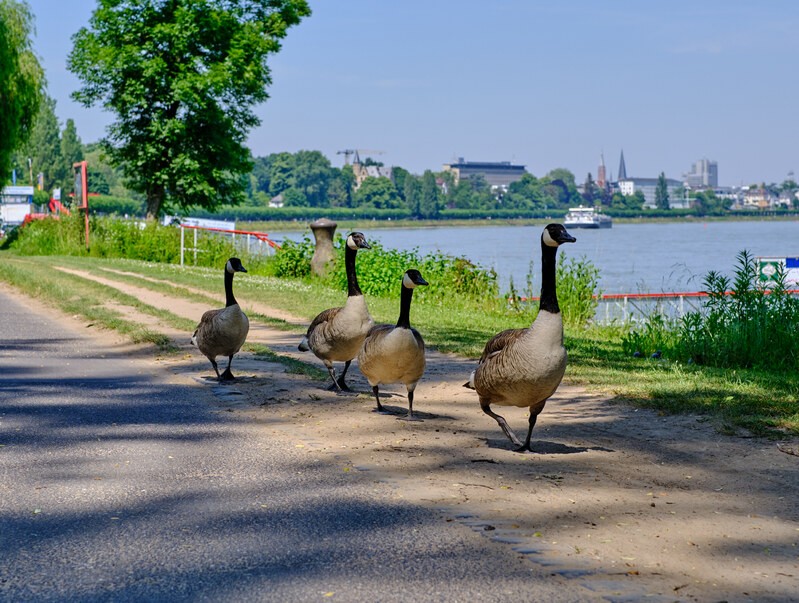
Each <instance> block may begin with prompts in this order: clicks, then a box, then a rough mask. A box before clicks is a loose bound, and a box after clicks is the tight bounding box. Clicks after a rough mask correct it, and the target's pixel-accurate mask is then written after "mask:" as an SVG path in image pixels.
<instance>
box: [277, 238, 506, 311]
mask: <svg viewBox="0 0 799 603" xmlns="http://www.w3.org/2000/svg"><path fill="white" fill-rule="evenodd" d="M345 242H346V239H345V237H344V236H343V235H338V236H337V237H336V239H335V241H334V248H335V253H336V256H335V265H334V267H333V269H332V271H331V272H330V274H329V276H328V277H327V279H328V280H329V282H330V284H331V285H332V286H334V287H336V288H337V289H340V290H342V291H346V290H347V273H346V268H345V265H344V253H345V247H346V243H345ZM369 244H370V245H371V249H368V250H365V251H361V252H359V253H358V260H357V266H358V284H359V285H360V287H361V290H362V291H363V292H364V294H366V295H375V296H378V297H392V296H396V295H399V292H400V286H401V280H402V275H403V274H404V273H405V271H406V270H408V269H409V268H416V269H418V270H419V271H420V272H421V273H422V275H423V276H424V277H425V279H426V280H427V281H428V282H429V283H430V285H429V286H428V287H424V288H422V289H419V290H418V291H417V294H418V297H419V298H420V299H424V298H425V297H427V298H444V297H446V296H448V295H453V294H457V295H464V296H468V297H472V298H482V297H485V296H488V297H496V296H497V294H498V292H499V289H498V286H497V275H496V273H495V272H494V271H493V270H486V269H484V268H481V267H480V266H477V265H475V264H472V263H471V262H469V261H468V260H465V259H463V258H456V257H452V256H448V255H444V254H438V253H436V254H429V255H426V256H422V255H421V254H420V253H419V251H418V250H417V249H413V250H409V251H402V250H398V249H387V248H385V247H383V245H381V244H380V243H379V242H376V241H370V243H369ZM313 252H314V243H313V242H311V241H310V239H309V238H308V237H305V238H304V239H303V240H302V241H299V242H295V241H288V240H287V241H285V242H284V244H283V245H282V246H281V247H280V249H279V250H278V251H277V252H276V253H275V256H274V258H273V259H272V261H271V266H270V270H271V272H272V274H274V276H277V277H283V278H305V277H308V276H310V274H311V269H310V262H311V258H312V257H313Z"/></svg>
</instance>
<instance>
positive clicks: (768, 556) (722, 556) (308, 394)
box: [69, 270, 799, 601]
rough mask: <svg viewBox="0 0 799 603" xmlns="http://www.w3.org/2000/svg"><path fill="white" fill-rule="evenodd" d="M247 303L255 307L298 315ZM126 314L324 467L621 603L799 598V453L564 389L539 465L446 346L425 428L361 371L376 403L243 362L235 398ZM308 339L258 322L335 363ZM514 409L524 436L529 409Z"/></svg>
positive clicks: (543, 419)
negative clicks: (514, 444)
mask: <svg viewBox="0 0 799 603" xmlns="http://www.w3.org/2000/svg"><path fill="white" fill-rule="evenodd" d="M69 272H71V273H72V274H77V275H79V276H82V277H84V278H90V279H93V280H96V281H99V282H103V283H104V284H107V285H111V286H114V287H117V288H118V289H119V290H121V291H124V292H125V293H129V294H131V295H135V296H136V297H137V298H138V299H140V300H141V301H143V302H145V303H147V304H150V305H152V306H154V307H157V308H162V309H168V310H169V311H171V312H173V313H175V314H177V315H180V316H184V317H187V318H190V319H193V320H198V319H199V317H200V315H201V314H202V312H204V311H205V310H207V309H209V308H208V307H207V306H203V305H202V304H197V303H194V302H189V301H184V300H181V299H180V298H178V297H171V296H165V295H163V294H161V293H154V292H152V291H149V290H147V289H144V288H140V287H135V286H132V285H129V284H125V283H122V282H119V281H117V280H115V278H114V276H115V274H114V273H113V272H112V271H109V272H108V275H107V277H106V278H100V277H96V276H92V275H89V274H88V273H82V272H79V271H74V270H70V271H69ZM116 276H117V277H118V276H120V275H119V274H118V273H117V274H116ZM220 299H221V294H220ZM241 301H242V302H243V305H244V308H245V310H247V309H248V308H255V307H256V306H257V308H258V310H257V311H258V312H259V313H262V314H264V315H271V316H275V317H281V318H282V317H283V315H285V313H278V312H270V309H269V308H268V307H267V306H264V305H262V304H253V305H248V303H247V302H246V301H244V300H241ZM220 305H221V304H220ZM115 309H116V310H117V311H124V307H121V306H117V307H116V308H115ZM127 315H128V317H129V318H130V319H131V320H137V321H147V322H146V324H149V326H150V327H151V328H152V329H154V330H159V331H161V332H164V333H165V334H168V335H170V337H173V336H174V337H175V341H176V343H177V345H179V346H180V347H181V348H185V353H184V354H181V355H176V356H174V357H168V358H161V359H159V362H160V363H161V364H162V365H164V366H165V367H166V368H168V369H169V370H171V371H173V372H174V373H175V374H176V375H177V376H179V377H180V378H183V379H186V380H196V381H198V382H199V383H201V384H202V385H203V386H206V387H210V388H212V389H213V390H214V391H215V392H216V393H217V394H218V400H219V403H220V404H221V405H224V406H225V407H227V408H229V409H231V411H234V412H239V413H248V414H250V415H252V416H253V417H255V418H257V419H258V420H260V421H264V419H266V420H265V422H264V424H265V425H266V427H265V431H266V434H265V435H267V436H268V434H269V433H270V432H274V433H280V434H283V435H288V436H290V437H291V438H292V440H293V441H294V442H295V444H294V445H295V446H296V447H297V448H302V449H305V450H307V453H308V454H309V455H312V456H314V457H316V458H317V459H318V460H319V461H333V460H335V462H337V463H342V464H343V465H345V466H346V469H345V470H351V471H368V472H370V473H371V474H372V475H374V479H375V480H380V481H386V482H389V483H391V484H392V485H393V486H394V487H395V490H396V495H397V496H398V497H400V498H402V499H405V500H408V501H412V502H414V503H418V504H421V505H426V506H429V507H431V508H435V509H437V510H441V511H443V513H444V514H445V516H446V517H448V518H449V519H448V520H451V521H460V522H464V523H467V524H468V525H471V526H473V527H474V529H475V530H481V531H483V533H484V534H485V535H486V536H487V537H490V538H494V539H497V540H499V541H501V542H506V543H507V545H508V546H511V547H513V548H514V550H516V551H518V552H519V554H520V555H524V556H526V557H527V558H529V559H530V560H531V561H532V562H533V563H536V564H538V565H541V566H545V567H548V568H550V569H551V571H552V573H553V574H558V575H561V576H565V577H567V578H570V579H571V580H574V581H576V582H578V583H579V584H581V585H582V586H584V587H585V588H586V589H588V590H590V591H592V592H593V593H594V594H599V595H601V596H602V597H603V598H605V599H607V600H611V601H623V600H640V599H643V598H644V597H646V598H647V600H653V601H675V600H676V601H693V600H697V601H722V600H726V601H791V600H793V601H796V600H799V507H797V504H796V502H797V494H799V457H797V456H793V455H790V454H785V453H783V452H780V451H779V449H778V447H777V446H776V445H775V444H774V443H773V442H768V441H765V440H758V439H743V438H733V437H728V436H722V435H720V434H718V433H717V432H716V431H715V430H714V429H713V427H712V426H711V425H710V424H709V423H707V422H705V421H704V420H703V419H702V418H701V417H696V416H677V417H674V416H660V415H658V414H656V413H654V412H651V411H648V410H640V409H634V408H630V407H627V406H623V405H617V404H614V403H612V402H611V401H609V400H608V399H606V398H604V397H602V396H598V395H594V394H592V393H591V392H589V391H586V390H585V389H582V388H578V387H574V386H570V385H568V384H564V385H562V386H561V388H560V389H559V391H558V392H557V394H556V395H555V396H554V397H553V398H552V399H551V400H550V402H549V403H548V405H547V407H546V409H545V410H544V412H543V413H542V415H541V416H540V417H539V421H538V425H537V426H536V430H535V432H534V433H533V440H534V445H533V448H534V450H535V452H536V454H527V455H520V454H516V453H513V452H511V451H510V443H509V442H508V441H507V440H506V439H505V437H504V435H503V434H502V432H501V431H500V430H499V428H498V426H497V425H496V423H495V422H494V421H493V420H491V419H490V418H489V417H487V416H485V415H484V414H483V413H482V412H481V411H480V409H479V405H478V403H477V399H476V396H475V394H474V392H472V391H470V390H467V389H465V388H463V387H462V383H463V382H464V381H465V380H466V378H467V376H468V374H469V372H470V371H471V370H472V368H473V367H474V362H473V361H469V360H463V359H461V358H457V357H454V356H450V355H445V354H440V353H437V352H432V351H431V352H430V353H429V355H428V370H427V372H426V374H425V377H424V378H423V380H422V381H421V382H420V384H419V387H418V388H417V390H416V391H417V395H416V402H415V404H414V408H415V409H418V410H419V412H420V415H421V416H422V417H423V418H424V420H423V421H420V422H406V421H401V420H397V419H395V418H393V417H390V416H385V415H378V414H376V413H374V412H372V409H373V408H374V400H373V398H372V396H371V393H370V392H369V388H368V386H367V384H366V381H365V380H364V378H363V377H362V375H361V374H360V372H359V371H358V370H357V368H356V366H355V365H353V368H352V369H351V371H350V374H351V376H352V378H351V384H352V385H353V387H354V388H355V389H356V390H357V391H359V392H361V393H358V394H353V395H337V394H335V393H333V392H331V391H328V390H327V389H326V387H327V383H326V382H320V381H314V380H311V379H309V378H308V377H307V376H304V375H298V374H291V373H287V372H286V370H285V367H284V366H283V365H280V364H275V363H267V362H263V361H260V360H256V359H255V358H254V357H253V356H252V355H250V354H242V355H240V357H237V358H236V359H235V360H234V365H233V368H234V373H235V374H236V375H238V376H239V379H238V380H237V382H236V383H235V385H230V386H222V385H218V384H216V383H215V382H214V381H212V380H211V379H210V376H211V375H212V374H213V371H212V370H211V366H210V363H208V361H207V360H206V359H205V358H204V357H202V356H201V355H200V354H199V353H198V352H197V351H196V350H195V349H194V348H191V347H190V346H189V345H188V339H189V336H190V333H179V332H177V333H175V332H174V330H171V331H172V332H167V331H165V330H164V329H162V328H159V326H158V324H157V321H156V320H155V319H154V318H152V317H149V316H147V315H144V314H141V313H136V312H130V313H128V314H127ZM292 318H296V317H292ZM298 340H299V337H298V336H297V335H295V334H290V333H286V332H283V331H279V330H277V329H273V328H270V327H267V326H265V325H260V324H257V323H255V322H253V324H252V327H251V331H250V336H249V338H248V341H250V342H257V343H263V344H265V345H268V346H269V347H270V348H272V349H273V350H274V351H276V352H278V353H281V354H285V355H290V356H292V357H295V358H299V359H302V360H305V361H307V362H310V363H316V364H318V366H320V367H321V363H318V361H316V359H315V358H313V356H312V355H310V354H301V353H300V352H298V351H297V349H296V345H297V343H298ZM385 391H386V393H387V394H391V393H392V392H393V395H392V397H391V398H390V399H389V400H388V401H387V405H388V406H389V407H393V408H395V409H396V410H397V411H400V410H404V409H405V408H406V407H407V400H406V399H405V396H404V389H403V388H402V387H401V386H395V387H389V388H386V390H385ZM504 411H505V412H504V413H503V414H504V415H505V416H506V418H507V419H508V421H509V422H510V423H511V425H512V426H513V427H514V428H515V429H516V430H518V431H520V432H521V431H523V430H524V429H525V427H526V416H525V413H524V411H522V410H519V409H504ZM793 445H795V443H793ZM586 592H588V591H586Z"/></svg>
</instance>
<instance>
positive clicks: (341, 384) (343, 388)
mask: <svg viewBox="0 0 799 603" xmlns="http://www.w3.org/2000/svg"><path fill="white" fill-rule="evenodd" d="M351 364H352V360H347V362H345V363H344V370H343V371H342V373H341V376H340V377H339V378H338V380H337V381H336V385H338V388H339V389H340V390H341V391H343V392H351V391H352V390H351V389H350V386H349V385H347V382H346V381H344V377H346V376H347V371H348V370H349V368H350V365H351Z"/></svg>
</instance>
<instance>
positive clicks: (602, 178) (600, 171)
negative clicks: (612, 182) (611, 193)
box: [596, 153, 608, 190]
mask: <svg viewBox="0 0 799 603" xmlns="http://www.w3.org/2000/svg"><path fill="white" fill-rule="evenodd" d="M596 183H597V186H599V188H601V189H602V190H605V186H606V185H607V183H608V179H607V175H606V174H605V156H604V155H603V154H602V153H600V154H599V167H598V168H597V170H596Z"/></svg>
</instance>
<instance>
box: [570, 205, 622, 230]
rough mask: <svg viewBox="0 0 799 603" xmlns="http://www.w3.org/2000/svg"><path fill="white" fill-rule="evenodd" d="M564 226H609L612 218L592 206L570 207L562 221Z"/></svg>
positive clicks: (611, 223)
mask: <svg viewBox="0 0 799 603" xmlns="http://www.w3.org/2000/svg"><path fill="white" fill-rule="evenodd" d="M563 225H564V226H565V227H566V228H610V227H611V226H613V220H612V219H611V217H610V216H606V215H605V214H601V213H599V212H598V211H596V210H595V209H594V208H593V207H583V206H582V205H581V206H580V207H570V208H569V213H567V214H566V218H565V219H564V221H563Z"/></svg>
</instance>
